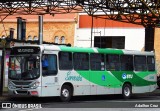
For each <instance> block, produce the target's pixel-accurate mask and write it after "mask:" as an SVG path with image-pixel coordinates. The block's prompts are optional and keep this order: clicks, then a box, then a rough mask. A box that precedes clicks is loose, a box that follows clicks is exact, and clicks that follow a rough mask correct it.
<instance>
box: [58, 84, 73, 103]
mask: <svg viewBox="0 0 160 111" xmlns="http://www.w3.org/2000/svg"><path fill="white" fill-rule="evenodd" d="M71 97H72V89H71V87H70V86H68V85H63V86H62V88H61V95H60V99H61V100H62V101H63V102H68V101H70V99H71Z"/></svg>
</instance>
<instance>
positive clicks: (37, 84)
mask: <svg viewBox="0 0 160 111" xmlns="http://www.w3.org/2000/svg"><path fill="white" fill-rule="evenodd" d="M39 84H40V82H38V81H37V82H35V83H34V84H32V85H31V88H32V89H35V88H37V87H38V86H39Z"/></svg>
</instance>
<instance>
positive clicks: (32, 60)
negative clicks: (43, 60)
mask: <svg viewBox="0 0 160 111" xmlns="http://www.w3.org/2000/svg"><path fill="white" fill-rule="evenodd" d="M39 69H40V57H39V56H33V55H32V56H31V55H28V56H10V62H9V75H8V76H9V78H10V79H15V80H32V79H37V78H38V77H39V76H40V70H39Z"/></svg>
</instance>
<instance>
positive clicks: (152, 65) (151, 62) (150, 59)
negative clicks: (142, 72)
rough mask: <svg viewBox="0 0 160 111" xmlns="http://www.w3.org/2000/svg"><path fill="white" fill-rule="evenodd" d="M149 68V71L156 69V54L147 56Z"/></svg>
mask: <svg viewBox="0 0 160 111" xmlns="http://www.w3.org/2000/svg"><path fill="white" fill-rule="evenodd" d="M147 68H148V71H155V59H154V56H148V57H147Z"/></svg>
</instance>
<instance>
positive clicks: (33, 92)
mask: <svg viewBox="0 0 160 111" xmlns="http://www.w3.org/2000/svg"><path fill="white" fill-rule="evenodd" d="M30 93H31V95H38V92H37V91H31V92H30Z"/></svg>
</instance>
